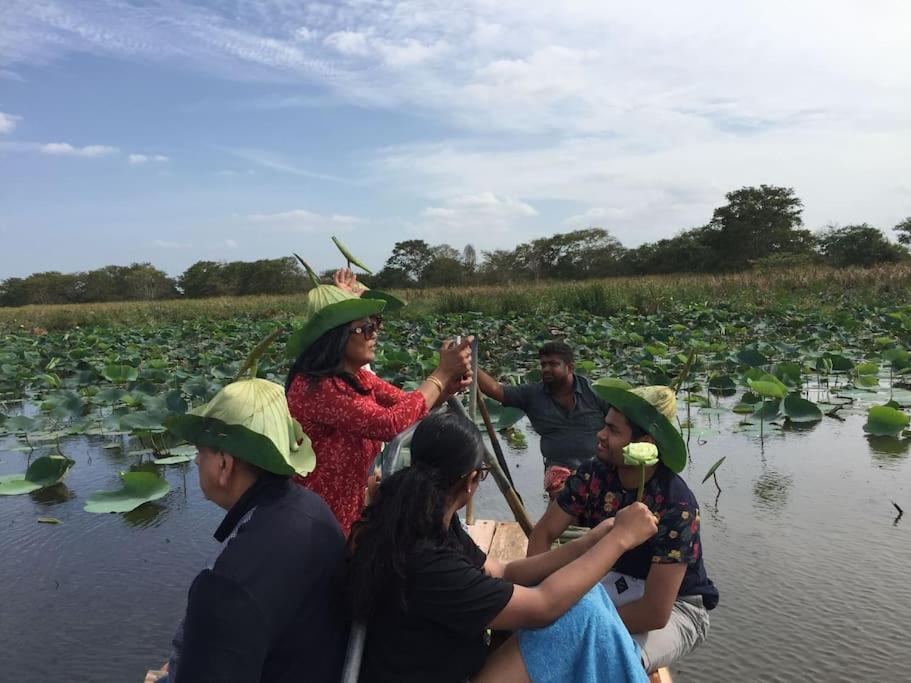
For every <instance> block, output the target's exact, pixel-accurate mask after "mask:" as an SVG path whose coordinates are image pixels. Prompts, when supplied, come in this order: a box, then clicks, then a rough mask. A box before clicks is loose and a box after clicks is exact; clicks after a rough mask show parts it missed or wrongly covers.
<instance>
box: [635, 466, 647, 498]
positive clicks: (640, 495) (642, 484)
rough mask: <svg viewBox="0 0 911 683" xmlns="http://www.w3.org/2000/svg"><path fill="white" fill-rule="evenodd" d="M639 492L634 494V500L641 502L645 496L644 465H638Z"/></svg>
mask: <svg viewBox="0 0 911 683" xmlns="http://www.w3.org/2000/svg"><path fill="white" fill-rule="evenodd" d="M639 473H640V478H639V492H638V493H637V494H636V502H639V503H641V502H642V499H643V498H644V497H645V465H640V466H639Z"/></svg>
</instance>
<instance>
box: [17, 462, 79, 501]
mask: <svg viewBox="0 0 911 683" xmlns="http://www.w3.org/2000/svg"><path fill="white" fill-rule="evenodd" d="M75 464H76V461H75V460H70V459H69V458H66V457H64V456H62V455H46V456H44V457H41V458H37V459H36V460H34V461H33V462H32V464H31V465H29V466H28V469H27V470H26V471H25V473H24V474H7V475H4V476H2V477H0V496H18V495H21V494H23V493H30V492H31V491H38V490H39V489H43V488H47V487H48V486H53V485H54V484H58V483H60V481H61V480H62V479H63V478H64V477H65V476H66V474H67V472H69V471H70V468H71V467H72V466H73V465H75Z"/></svg>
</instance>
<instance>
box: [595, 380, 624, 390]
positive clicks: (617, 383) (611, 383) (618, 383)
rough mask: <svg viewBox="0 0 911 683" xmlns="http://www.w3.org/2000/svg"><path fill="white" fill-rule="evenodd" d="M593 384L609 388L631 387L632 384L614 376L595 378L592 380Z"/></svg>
mask: <svg viewBox="0 0 911 683" xmlns="http://www.w3.org/2000/svg"><path fill="white" fill-rule="evenodd" d="M592 384H594V385H595V386H598V387H608V388H610V389H632V388H633V385H632V384H630V383H629V382H627V381H625V380H622V379H618V378H616V377H602V378H601V379H596V380H595V381H594V382H592Z"/></svg>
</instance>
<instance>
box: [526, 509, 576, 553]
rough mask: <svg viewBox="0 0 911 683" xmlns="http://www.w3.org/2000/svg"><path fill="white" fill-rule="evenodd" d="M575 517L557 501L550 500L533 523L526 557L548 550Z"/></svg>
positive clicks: (572, 522)
mask: <svg viewBox="0 0 911 683" xmlns="http://www.w3.org/2000/svg"><path fill="white" fill-rule="evenodd" d="M576 521H577V520H576V518H575V517H573V516H572V515H570V514H568V513H567V512H564V511H563V508H561V507H560V506H559V505H558V504H557V501H552V502H551V504H550V505H548V506H547V511H546V512H545V513H544V516H543V517H542V518H541V519H539V520H538V523H537V524H535V528H534V529H533V530H532V532H531V536H529V538H528V552H527V553H526V554H527V556H528V557H531V556H532V555H540V554H541V553H546V552H547V551H548V550H550V547H551V546H552V545H553V544H554V541H556V540H557V539H558V538H560V534H562V533H563V532H564V531H566V527H568V526H569V525H570V524H575V523H576Z"/></svg>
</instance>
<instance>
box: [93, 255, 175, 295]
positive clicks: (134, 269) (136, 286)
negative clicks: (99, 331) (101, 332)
mask: <svg viewBox="0 0 911 683" xmlns="http://www.w3.org/2000/svg"><path fill="white" fill-rule="evenodd" d="M124 271H125V272H124V273H123V290H122V291H123V298H124V300H127V301H153V300H157V299H173V298H174V297H176V296H177V295H178V291H177V283H176V282H175V281H174V280H173V279H171V278H170V277H168V275H167V273H165V272H163V271H161V270H158V268H155V267H154V266H153V265H152V264H151V263H133V264H131V265H130V266H129V267H128V268H125V269H124ZM108 300H110V299H108Z"/></svg>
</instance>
